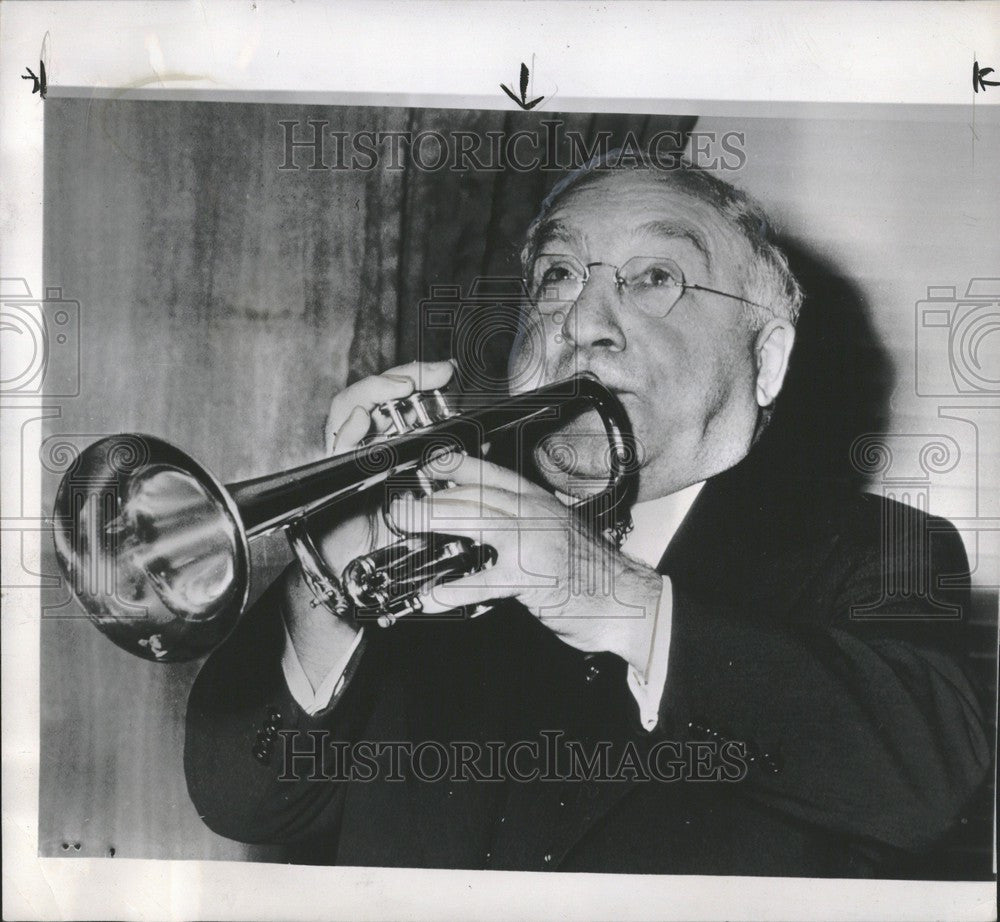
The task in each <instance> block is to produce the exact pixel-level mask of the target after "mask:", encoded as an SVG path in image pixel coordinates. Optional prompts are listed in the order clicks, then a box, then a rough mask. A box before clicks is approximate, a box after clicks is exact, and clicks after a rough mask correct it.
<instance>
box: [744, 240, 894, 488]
mask: <svg viewBox="0 0 1000 922" xmlns="http://www.w3.org/2000/svg"><path fill="white" fill-rule="evenodd" d="M779 246H781V248H782V249H783V250H784V251H785V253H786V255H787V256H788V261H789V265H790V266H791V268H792V271H793V272H794V274H795V276H796V278H798V280H799V283H800V284H801V285H802V287H803V289H804V290H805V293H806V296H805V302H804V304H803V308H802V313H801V315H800V317H799V322H798V326H797V329H796V339H795V349H794V351H793V353H792V359H791V363H790V365H789V369H788V376H787V378H786V379H785V386H784V388H783V389H782V392H781V396H780V397H779V399H778V402H777V405H776V408H775V413H774V417H773V419H772V421H771V425H770V426H769V427H768V429H767V431H766V432H765V434H764V436H763V437H762V443H761V446H760V447H761V449H765V450H766V455H767V458H768V461H769V468H770V469H771V470H772V471H773V473H774V475H775V476H776V477H780V478H782V479H796V480H797V479H809V480H811V481H814V482H815V483H817V484H822V483H824V482H826V483H830V484H831V485H833V484H834V483H837V484H840V485H851V486H854V487H860V486H862V482H863V475H862V474H860V473H859V472H858V471H856V470H855V469H854V468H853V467H852V465H851V460H850V448H851V444H852V442H853V441H854V440H855V439H856V438H857V437H858V436H859V435H862V434H864V433H866V432H879V431H883V430H884V428H885V426H886V424H887V421H888V409H889V397H890V395H891V394H892V388H893V385H894V380H893V372H892V366H891V364H890V362H889V357H888V354H887V353H886V350H885V349H884V348H883V346H882V345H881V343H880V342H879V340H878V337H877V335H876V332H875V329H874V327H873V325H872V322H871V314H870V308H869V306H868V305H867V304H865V302H864V299H863V297H862V295H861V291H860V289H859V288H858V286H857V285H855V284H854V283H853V282H852V281H851V280H850V279H848V278H847V277H846V276H845V275H843V274H841V272H840V271H839V270H838V269H837V267H835V266H833V265H832V264H830V263H829V262H827V261H826V260H824V259H823V258H822V257H820V256H818V255H817V254H816V253H814V252H812V251H810V250H808V249H807V248H806V247H805V246H803V245H802V244H799V243H797V242H792V241H788V240H781V241H779Z"/></svg>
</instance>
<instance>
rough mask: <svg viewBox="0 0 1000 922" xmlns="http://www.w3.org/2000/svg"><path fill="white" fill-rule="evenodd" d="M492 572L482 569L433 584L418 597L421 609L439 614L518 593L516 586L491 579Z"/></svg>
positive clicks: (432, 613)
mask: <svg viewBox="0 0 1000 922" xmlns="http://www.w3.org/2000/svg"><path fill="white" fill-rule="evenodd" d="M490 572H491V571H490V570H482V571H481V572H479V573H473V574H471V575H470V576H463V577H462V578H461V579H457V580H454V581H452V582H448V583H440V584H439V585H437V586H432V587H431V588H430V589H428V590H427V592H425V593H423V594H421V595H420V596H419V597H418V598H419V599H420V604H421V611H423V612H424V613H426V614H428V615H437V614H441V613H442V612H446V611H451V610H452V609H454V608H460V607H462V606H463V605H479V604H480V603H482V602H489V601H492V600H494V599H505V598H511V597H513V596H515V595H516V594H517V589H516V588H515V587H513V586H504V585H502V584H500V583H497V582H494V581H493V580H491V578H490Z"/></svg>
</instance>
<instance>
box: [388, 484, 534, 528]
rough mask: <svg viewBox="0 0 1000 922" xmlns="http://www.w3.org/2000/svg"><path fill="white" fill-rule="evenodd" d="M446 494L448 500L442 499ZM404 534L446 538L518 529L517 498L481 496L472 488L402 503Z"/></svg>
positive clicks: (498, 493)
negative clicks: (433, 534)
mask: <svg viewBox="0 0 1000 922" xmlns="http://www.w3.org/2000/svg"><path fill="white" fill-rule="evenodd" d="M443 493H447V494H448V495H447V496H444V495H442V494H443ZM399 512H400V515H401V521H400V520H397V524H399V525H400V527H401V528H402V529H403V530H404V531H419V532H427V531H436V532H446V533H448V534H465V533H477V534H478V533H481V532H482V531H484V530H490V531H513V530H516V529H517V522H516V517H517V497H515V496H513V495H512V494H508V493H503V492H502V491H499V490H494V491H489V495H488V496H484V495H483V494H482V493H481V492H480V491H479V490H476V489H475V488H472V487H460V488H455V489H452V490H443V491H441V492H440V493H435V494H433V495H432V496H426V497H419V498H410V499H404V500H403V501H402V502H401V503H400V509H399Z"/></svg>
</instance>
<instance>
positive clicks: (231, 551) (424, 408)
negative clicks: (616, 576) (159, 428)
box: [53, 373, 637, 663]
mask: <svg viewBox="0 0 1000 922" xmlns="http://www.w3.org/2000/svg"><path fill="white" fill-rule="evenodd" d="M586 410H593V411H596V412H597V414H598V416H599V418H600V420H601V422H602V423H603V427H604V434H605V435H606V437H607V443H608V454H607V460H608V475H607V481H606V483H603V485H602V487H601V489H600V490H599V491H597V492H596V493H594V494H592V495H590V496H587V497H586V498H583V499H578V500H577V501H576V502H575V503H574V505H573V507H572V508H573V510H574V511H575V512H576V513H577V514H579V515H580V516H582V517H583V519H584V520H585V521H586V522H587V523H588V525H589V526H591V527H593V528H594V529H596V530H597V532H598V533H603V534H604V535H605V536H606V537H607V538H608V539H609V540H611V541H615V542H617V543H620V541H621V538H622V535H623V534H624V533H625V531H626V530H627V528H628V527H629V524H630V518H629V513H628V509H629V506H630V505H631V503H632V502H633V500H634V498H635V492H636V488H637V470H636V452H635V446H634V441H633V435H632V431H631V428H630V426H629V421H628V416H627V415H626V413H625V411H624V409H623V408H622V406H621V403H620V402H619V401H618V399H617V397H616V396H615V395H614V394H613V393H612V392H611V391H609V390H608V389H607V388H606V387H605V386H604V385H603V384H602V383H601V382H600V380H599V379H598V378H597V377H596V376H594V375H592V374H590V373H582V374H579V375H576V376H574V377H572V378H568V379H566V380H564V381H560V382H556V383H554V384H549V385H546V386H544V387H541V388H538V389H537V390H534V391H529V392H526V393H523V394H519V395H516V396H510V397H505V398H502V399H500V400H497V401H495V402H493V403H492V404H491V405H490V406H488V407H480V408H476V409H471V410H468V411H466V412H464V413H458V412H456V411H455V410H454V409H453V408H452V407H451V405H450V403H449V401H448V399H447V398H446V397H445V396H444V395H443V394H441V393H440V391H432V392H429V393H428V392H417V393H415V394H413V395H412V396H411V397H409V398H406V399H405V400H403V401H390V402H389V403H386V404H382V405H380V406H379V407H378V408H377V412H379V413H381V414H382V415H383V416H384V417H385V418H386V419H387V420H388V424H387V426H386V432H385V433H383V434H382V435H381V436H379V437H377V438H375V439H371V440H366V441H364V442H362V444H361V445H359V446H358V447H357V448H356V449H355V450H353V451H352V452H349V453H345V454H343V455H339V456H334V457H330V458H324V459H322V460H320V461H315V462H312V463H309V464H305V465H302V466H300V467H297V468H294V469H292V470H288V471H284V472H280V473H276V474H272V475H269V476H266V477H258V478H255V479H252V480H246V481H242V482H239V483H234V484H230V485H228V486H224V485H223V484H221V483H220V482H219V481H218V480H217V479H216V478H215V477H214V476H213V475H212V474H211V473H210V472H209V471H208V470H207V469H206V468H205V467H203V466H202V465H201V464H199V463H198V462H197V461H196V460H194V459H193V458H192V457H191V456H190V455H188V454H186V453H185V452H183V451H181V450H180V449H179V448H176V447H174V446H173V445H171V444H169V443H167V442H165V441H163V440H162V439H158V438H155V437H153V436H147V435H114V436H109V437H107V438H103V439H101V440H99V441H98V442H95V443H94V444H93V445H91V446H89V447H88V448H86V449H84V450H83V451H82V452H81V453H80V455H79V456H78V457H77V458H76V459H75V460H74V462H73V464H72V465H71V467H70V468H69V470H67V471H66V473H65V475H64V476H63V479H62V481H61V483H60V485H59V488H58V491H57V494H56V501H55V511H54V522H53V525H54V528H53V533H54V540H55V549H56V556H57V559H58V562H59V566H60V569H61V570H62V572H63V575H64V576H65V578H66V580H67V583H68V584H69V586H70V588H71V590H72V593H73V595H74V596H75V597H76V599H77V601H78V602H79V603H80V605H81V606H82V607H83V609H84V610H85V611H86V613H87V615H88V616H89V618H90V620H91V621H92V622H93V624H94V625H95V626H96V627H97V628H98V629H99V630H100V631H101V632H103V633H104V634H105V635H106V636H107V637H108V638H110V639H111V640H112V641H113V642H114V643H115V644H117V645H118V646H119V647H121V648H123V649H125V650H127V651H129V652H130V653H133V654H135V655H137V656H140V657H143V658H144V659H148V660H152V661H154V662H164V663H166V662H180V661H185V660H192V659H198V658H200V657H202V656H204V655H205V654H207V653H209V652H211V650H213V649H214V648H215V647H217V646H218V645H219V644H221V643H222V642H223V640H225V638H226V636H228V634H229V633H230V631H232V629H233V628H234V627H235V626H236V624H237V622H238V621H239V619H240V617H241V616H242V614H243V612H244V610H245V609H246V607H247V602H248V598H249V592H250V575H251V563H250V546H249V542H250V541H251V540H252V539H254V538H257V537H259V536H262V535H265V534H270V533H272V532H275V531H277V530H284V531H285V532H286V534H287V536H288V539H289V543H290V544H291V547H292V550H293V551H294V553H295V556H296V558H297V559H298V562H299V564H300V566H301V569H302V574H303V578H304V579H305V581H306V583H307V584H308V585H309V587H310V589H312V592H313V595H314V596H315V600H316V601H315V604H322V605H324V606H325V607H326V608H328V609H329V610H330V611H331V612H332V613H333V614H334V615H336V616H339V617H353V618H358V619H359V620H364V619H374V620H377V621H378V623H379V624H381V625H383V626H387V625H389V624H391V623H392V622H393V621H394V620H395V619H396V618H398V617H400V616H402V615H405V614H411V613H414V612H417V611H419V609H420V603H419V596H420V594H421V593H425V592H427V591H428V590H429V589H430V588H432V587H433V586H435V585H438V584H440V583H442V582H447V581H449V580H452V579H456V578H458V577H460V576H463V575H467V574H471V573H475V572H478V571H480V570H482V569H484V568H485V567H488V566H490V565H492V564H493V563H495V562H496V551H495V549H494V548H492V547H491V546H490V545H488V544H485V543H479V542H475V541H472V540H471V539H469V538H466V537H460V536H455V535H445V534H439V533H433V532H430V533H424V534H419V533H417V534H407V533H404V532H402V531H400V530H398V529H397V528H393V531H395V533H396V536H397V540H396V541H394V542H393V543H391V544H389V545H387V546H385V547H381V548H377V549H375V550H373V551H371V552H369V553H367V554H363V555H361V556H360V557H357V558H355V559H354V560H353V561H351V562H350V563H349V564H348V566H347V567H346V568H345V569H344V571H343V573H341V574H340V575H339V576H338V575H336V574H334V573H333V572H332V571H331V570H330V568H329V567H328V565H327V564H326V562H325V560H324V558H323V557H322V555H321V554H320V553H319V551H318V549H317V547H316V545H315V543H314V541H313V538H312V536H311V534H310V531H309V518H310V516H313V515H314V514H316V513H318V512H320V511H330V512H332V514H334V515H335V513H336V509H335V507H336V504H337V503H340V502H343V501H344V500H346V499H348V498H349V497H354V496H357V495H358V494H360V493H363V492H365V491H368V490H371V489H372V488H374V487H376V486H378V485H389V484H397V485H398V484H408V485H409V488H412V489H417V490H422V491H424V492H432V491H433V490H434V489H436V488H438V487H439V486H440V483H435V482H431V481H429V479H428V478H427V476H426V475H425V474H424V468H425V467H426V465H428V464H429V463H430V462H432V461H433V460H434V459H435V458H438V457H440V456H441V455H442V454H444V453H449V452H454V451H457V452H461V453H470V452H478V451H481V449H482V447H483V445H484V444H485V443H486V442H491V443H492V441H493V440H495V439H497V438H501V437H504V436H508V437H509V436H511V435H518V434H519V433H522V434H523V433H529V434H530V436H531V438H535V437H537V435H538V432H539V429H541V430H542V431H543V432H544V431H546V430H548V431H551V430H552V429H554V428H557V427H559V426H561V425H563V424H564V423H565V422H566V421H567V419H568V418H569V417H572V416H575V415H577V414H578V413H580V412H583V411H586ZM519 437H523V436H519ZM533 444H537V442H535V443H533ZM386 492H387V493H388V492H389V490H388V489H387V491H386ZM382 508H383V515H385V514H386V510H387V508H388V506H387V504H384V505H383V507H382ZM389 524H390V525H391V522H389Z"/></svg>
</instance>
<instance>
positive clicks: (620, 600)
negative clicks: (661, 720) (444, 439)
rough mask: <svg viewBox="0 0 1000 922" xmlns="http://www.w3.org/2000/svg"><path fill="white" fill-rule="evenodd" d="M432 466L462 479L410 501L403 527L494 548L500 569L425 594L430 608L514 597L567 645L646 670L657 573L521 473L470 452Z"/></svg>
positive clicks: (432, 471)
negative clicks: (609, 655) (612, 655)
mask: <svg viewBox="0 0 1000 922" xmlns="http://www.w3.org/2000/svg"><path fill="white" fill-rule="evenodd" d="M425 470H426V472H427V474H428V476H430V477H431V478H432V479H434V478H437V479H444V478H447V479H448V480H451V481H454V483H455V484H456V485H455V486H454V487H451V488H449V489H445V490H440V491H438V492H436V493H435V494H434V495H433V496H430V497H426V498H420V499H415V500H413V501H412V502H409V503H406V504H404V507H403V508H399V509H397V510H396V512H395V517H396V520H397V523H398V524H399V525H401V526H402V527H403V528H405V529H406V530H410V531H434V532H440V533H446V534H454V535H462V536H466V537H469V538H472V539H473V540H474V541H477V542H479V543H484V544H490V545H492V546H493V547H494V548H496V550H497V562H496V564H495V565H494V566H493V567H491V568H489V569H487V570H484V571H482V572H481V573H475V574H472V575H470V576H466V577H462V578H461V579H458V580H455V581H453V582H449V583H445V584H442V585H440V586H437V587H434V588H433V589H432V590H431V591H430V592H428V593H427V595H426V596H424V597H423V598H422V599H421V601H422V602H423V606H424V611H425V612H427V613H429V614H430V613H437V612H443V611H447V610H449V609H452V608H457V607H458V606H460V605H475V604H477V603H480V602H484V601H488V600H492V599H500V598H516V599H518V600H519V601H520V602H521V603H522V604H523V605H524V606H525V607H526V608H527V609H528V610H529V611H530V612H531V613H532V614H533V615H535V617H537V618H539V619H540V620H541V621H542V622H543V623H544V624H545V625H546V626H548V627H549V628H550V629H551V630H553V631H554V632H555V633H556V634H557V635H558V636H559V637H560V638H562V639H563V640H564V641H566V643H568V644H570V645H572V646H574V647H576V648H577V649H579V650H583V651H586V652H600V651H605V650H606V651H610V652H612V653H617V654H618V655H619V656H621V657H622V658H623V659H625V660H627V661H628V662H629V663H631V664H632V665H633V666H635V667H636V669H637V670H638V671H639V673H640V674H644V673H645V671H646V666H647V661H648V657H649V649H650V639H651V635H652V628H653V623H654V620H655V617H656V611H657V606H658V603H659V599H660V595H661V593H662V591H663V581H662V578H661V577H660V576H659V574H657V573H656V571H655V570H652V569H650V568H649V567H646V566H644V565H643V564H641V563H638V562H637V561H634V560H632V559H631V558H629V557H627V556H626V555H624V554H622V553H621V552H619V551H618V550H617V549H616V548H614V547H613V546H612V545H610V544H609V543H608V542H607V541H605V540H604V539H603V538H602V537H600V536H595V535H592V534H590V533H589V532H588V531H587V529H586V528H585V527H584V525H583V524H582V523H581V522H580V521H579V519H578V517H577V516H576V515H575V514H574V513H573V512H572V510H571V509H570V508H569V507H568V506H566V505H564V504H563V503H562V502H560V501H559V499H557V498H556V497H555V496H554V495H552V494H551V493H549V492H548V491H546V490H545V489H543V488H542V487H540V486H537V485H536V484H533V483H531V482H530V481H528V480H526V479H525V478H523V477H521V476H520V475H519V474H517V473H515V472H514V471H510V470H507V469H505V468H502V467H498V466H497V465H495V464H491V463H489V462H488V461H482V460H479V459H475V458H470V457H462V458H461V460H460V461H458V463H457V465H456V458H455V456H449V457H447V458H442V459H438V460H437V461H435V462H433V463H432V464H431V465H429V466H428V467H427V468H426V469H425ZM442 471H445V472H446V473H442Z"/></svg>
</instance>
